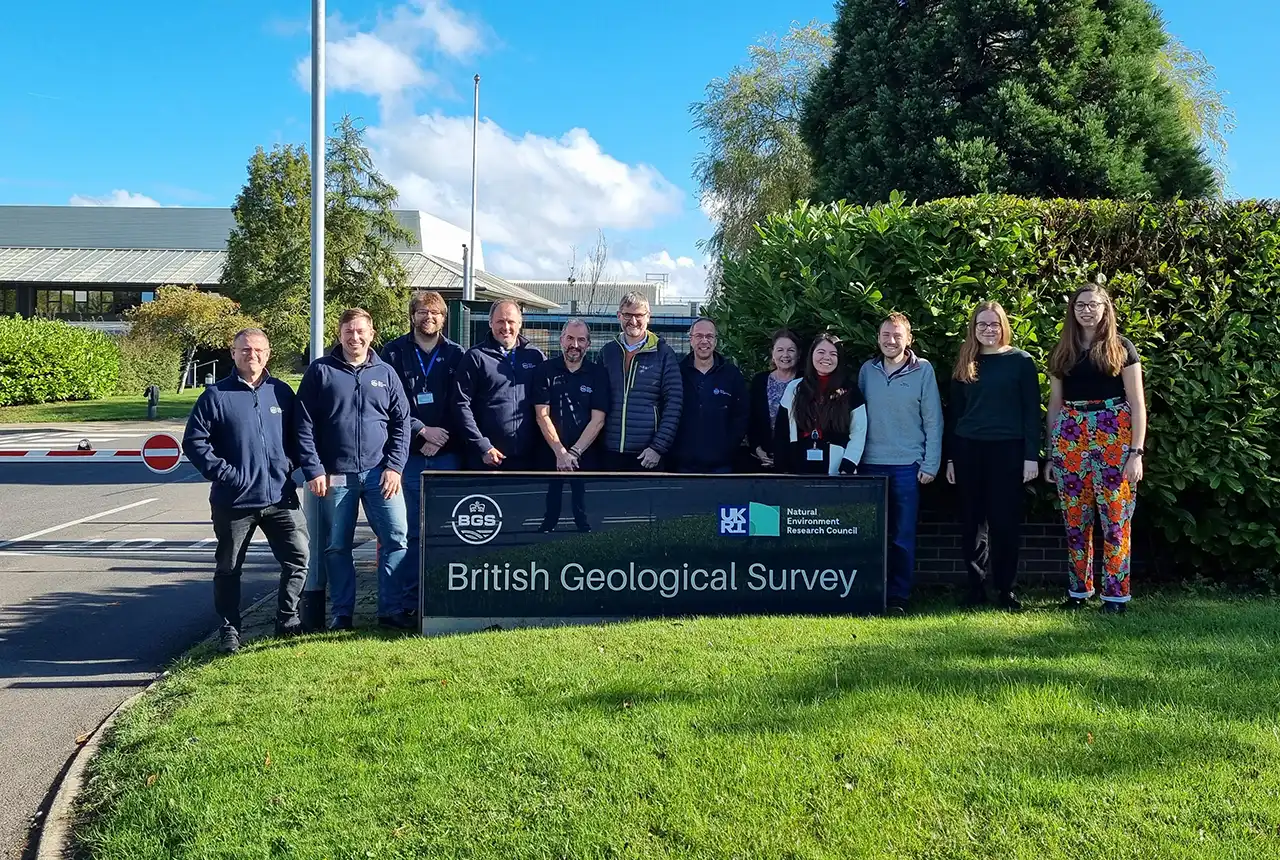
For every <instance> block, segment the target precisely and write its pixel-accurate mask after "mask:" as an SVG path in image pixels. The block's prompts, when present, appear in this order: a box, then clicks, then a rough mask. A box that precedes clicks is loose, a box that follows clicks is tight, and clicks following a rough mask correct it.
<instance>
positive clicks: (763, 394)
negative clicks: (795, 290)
mask: <svg viewBox="0 0 1280 860" xmlns="http://www.w3.org/2000/svg"><path fill="white" fill-rule="evenodd" d="M799 361H800V339H799V338H798V337H796V336H795V334H794V333H793V332H791V331H788V330H787V329H779V330H778V331H776V332H774V333H773V347H772V348H771V349H770V351H769V362H770V364H771V365H772V367H771V368H770V369H769V370H766V371H764V372H763V373H758V374H756V375H755V377H753V378H752V380H751V393H750V394H749V395H748V397H747V403H748V404H749V408H750V410H751V417H750V422H749V423H748V425H747V443H748V444H749V445H750V447H751V455H752V457H754V458H755V465H756V467H757V468H764V469H772V468H773V426H774V424H775V423H776V422H777V420H778V407H779V405H780V404H781V403H782V393H783V392H784V391H786V390H787V385H789V384H790V383H791V382H792V381H793V380H794V379H795V378H796V365H797V364H799Z"/></svg>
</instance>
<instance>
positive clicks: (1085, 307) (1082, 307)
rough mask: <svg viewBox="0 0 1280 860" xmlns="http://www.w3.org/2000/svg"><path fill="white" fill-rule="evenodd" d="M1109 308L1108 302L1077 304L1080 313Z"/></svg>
mask: <svg viewBox="0 0 1280 860" xmlns="http://www.w3.org/2000/svg"><path fill="white" fill-rule="evenodd" d="M1106 306H1107V303H1106V302H1076V310H1078V311H1094V312H1097V311H1100V310H1102V309H1103V308H1105V307H1106Z"/></svg>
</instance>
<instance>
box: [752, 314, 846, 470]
mask: <svg viewBox="0 0 1280 860" xmlns="http://www.w3.org/2000/svg"><path fill="white" fill-rule="evenodd" d="M840 353H841V349H840V338H838V337H836V336H835V335H834V334H831V333H830V332H827V333H824V334H820V335H818V336H817V337H816V338H814V340H813V343H812V344H810V345H809V357H808V359H807V360H806V362H805V368H804V376H802V377H800V378H799V379H796V380H794V381H792V382H790V383H788V384H787V388H786V390H785V391H783V392H782V400H781V401H780V402H779V404H778V420H777V421H776V422H775V424H774V442H773V459H774V468H775V469H776V470H777V471H778V472H780V473H782V474H789V475H838V474H843V475H849V474H856V473H857V471H858V463H859V462H860V461H861V460H862V452H863V448H864V447H865V445H866V442H867V407H866V404H865V403H864V402H863V400H862V392H861V391H859V390H858V386H857V385H856V384H854V383H853V382H851V381H850V380H849V373H848V369H847V365H846V363H845V362H844V360H843V358H842V356H841V354H840Z"/></svg>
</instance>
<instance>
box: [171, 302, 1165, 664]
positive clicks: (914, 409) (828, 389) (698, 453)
mask: <svg viewBox="0 0 1280 860" xmlns="http://www.w3.org/2000/svg"><path fill="white" fill-rule="evenodd" d="M409 316H410V322H411V329H410V331H409V333H407V334H405V335H404V336H402V337H399V338H396V339H394V340H392V341H391V342H390V343H388V344H387V345H386V346H385V347H384V348H383V350H382V353H381V355H379V354H378V353H377V352H376V351H374V350H373V349H372V344H373V343H374V340H375V338H376V332H375V331H374V328H373V320H372V318H371V317H370V315H369V314H368V313H367V312H366V311H364V310H361V309H358V308H355V309H351V310H348V311H346V312H345V313H343V315H342V317H341V319H340V321H339V344H338V345H337V346H336V347H335V348H334V349H333V351H332V352H331V353H330V354H329V355H327V356H324V357H322V358H320V359H318V360H316V361H314V362H312V363H311V365H310V366H309V367H308V369H307V371H306V373H305V374H304V376H303V378H302V382H301V384H300V385H299V387H298V391H297V394H296V395H295V394H294V392H293V391H292V390H291V389H290V388H289V386H288V385H287V384H285V383H284V382H282V381H280V380H278V379H275V378H273V377H271V376H270V374H269V373H268V372H267V370H266V366H267V363H268V361H269V359H270V354H271V351H270V344H269V343H268V341H267V337H266V335H265V334H264V333H263V332H262V331H261V330H258V329H247V330H245V331H242V332H240V333H239V334H238V335H237V336H236V338H235V341H234V344H233V347H232V352H233V358H234V360H235V370H234V371H233V372H232V373H231V374H230V375H229V376H228V377H227V378H226V379H223V380H221V381H220V382H218V383H216V384H214V385H213V386H211V387H209V388H208V389H206V391H205V392H204V393H203V394H202V395H201V397H200V399H199V401H198V402H197V404H196V407H195V409H194V410H193V411H192V414H191V417H190V419H189V421H188V423H187V429H186V433H185V436H184V440H183V450H184V452H185V453H186V455H187V457H188V459H189V460H190V461H191V462H192V463H193V464H194V465H195V466H196V468H197V469H199V471H200V472H201V474H203V475H204V476H205V477H206V478H207V479H209V480H210V481H212V482H213V488H212V490H211V493H210V504H211V508H212V519H213V526H214V533H215V536H216V538H217V550H216V570H215V575H214V602H215V608H216V611H217V612H218V613H219V614H220V615H221V617H222V619H223V627H222V647H223V650H226V651H234V650H235V649H236V648H238V647H239V636H240V615H239V612H240V610H239V607H240V585H239V583H240V569H241V566H242V564H243V561H244V556H245V551H246V549H247V547H248V543H249V540H250V539H251V537H252V535H253V533H254V531H255V530H256V529H259V528H260V529H262V531H263V533H264V534H265V536H266V538H267V541H268V542H269V544H270V546H271V549H272V551H273V552H274V553H275V555H276V558H277V559H278V560H279V562H280V564H281V580H280V589H279V604H278V609H277V621H276V632H277V635H281V636H288V635H292V634H295V633H298V632H300V630H301V627H300V621H299V617H298V606H299V599H300V595H301V592H302V588H303V584H304V581H305V577H306V568H307V544H308V542H307V537H306V534H307V532H306V529H307V523H306V522H305V520H304V518H303V516H302V514H301V512H300V505H299V501H298V495H297V488H296V486H295V485H294V483H293V480H292V478H291V474H292V472H293V471H294V469H295V468H297V469H301V471H302V475H303V478H304V480H305V481H306V483H307V486H308V488H309V489H310V491H311V492H312V493H314V494H315V495H316V496H317V497H319V498H320V499H321V502H322V505H323V510H324V513H325V517H324V520H325V529H326V531H325V534H324V536H323V537H324V540H323V544H324V553H325V562H326V568H327V571H328V576H329V582H330V600H331V616H332V622H331V625H330V627H331V629H349V628H350V627H351V622H352V615H353V614H354V604H355V568H354V563H353V560H352V544H353V536H354V531H355V524H356V517H357V506H358V505H363V507H364V510H365V515H366V518H367V519H368V521H369V525H370V527H371V528H372V529H373V531H374V533H375V535H376V536H377V538H378V562H377V570H378V622H379V624H381V625H384V626H389V627H393V628H398V629H412V628H413V627H415V626H416V620H415V616H416V612H417V602H418V598H417V588H418V581H417V571H418V567H419V565H418V558H417V554H418V529H419V511H418V505H419V503H420V502H419V499H420V495H419V490H420V481H421V475H422V473H423V472H424V471H432V470H458V469H469V470H500V471H547V472H554V473H557V475H558V476H559V477H557V478H556V479H552V480H551V481H549V484H548V491H547V505H546V513H545V515H544V519H543V522H542V524H541V531H543V532H551V531H554V530H556V529H557V528H559V526H560V523H561V518H560V510H561V498H562V495H563V486H564V484H565V483H566V482H567V483H568V484H569V485H570V487H571V505H572V521H573V525H574V527H576V528H577V529H578V530H579V531H584V532H585V531H590V529H591V524H590V522H589V520H588V516H587V511H586V507H585V500H584V490H583V486H582V483H581V482H579V481H575V480H572V479H571V473H573V472H576V471H607V472H643V471H651V472H652V471H669V472H681V473H698V474H722V473H729V472H734V471H742V470H744V469H745V470H752V471H766V472H774V473H778V474H797V475H840V474H863V475H881V476H884V477H885V478H886V481H887V485H888V503H889V507H888V517H887V519H888V528H889V558H888V571H889V578H888V594H887V603H888V607H889V611H890V612H894V613H904V612H905V611H906V609H907V606H908V601H909V600H910V595H911V588H912V580H913V574H914V569H915V544H916V540H915V533H916V520H917V516H918V509H919V498H920V495H919V490H920V486H921V485H924V484H928V483H930V482H932V481H933V480H934V479H935V478H936V477H937V476H938V474H939V473H940V472H941V471H942V469H943V466H944V459H943V457H944V452H945V456H946V459H945V476H946V479H947V481H948V482H949V483H951V484H955V485H956V487H957V489H958V492H959V498H960V510H961V524H962V542H963V547H964V553H965V561H966V566H967V569H968V571H969V585H970V590H969V593H968V598H967V602H968V603H970V604H982V603H987V602H989V600H991V596H990V595H989V594H988V591H987V586H986V584H987V582H988V581H989V580H991V581H994V584H995V592H996V593H995V596H994V599H995V601H996V603H997V604H999V605H1000V606H1003V607H1005V608H1008V609H1018V608H1020V603H1019V601H1018V598H1017V596H1016V593H1015V590H1014V585H1015V580H1016V573H1017V567H1018V548H1019V545H1020V542H1021V536H1020V530H1021V523H1022V516H1023V501H1024V496H1025V494H1024V492H1023V484H1025V483H1027V482H1030V481H1032V480H1035V479H1036V477H1037V476H1038V475H1039V474H1040V473H1041V469H1040V463H1041V461H1042V459H1045V460H1047V462H1046V465H1045V468H1044V476H1045V478H1046V480H1049V481H1051V482H1053V483H1055V484H1056V485H1057V488H1058V493H1059V497H1060V499H1061V502H1062V509H1063V514H1064V519H1065V523H1066V527H1067V535H1068V545H1069V552H1070V559H1069V561H1070V569H1071V583H1070V587H1069V589H1068V598H1067V601H1066V602H1065V603H1064V604H1063V605H1064V607H1068V608H1078V607H1081V606H1084V605H1086V601H1087V600H1088V599H1089V598H1091V597H1092V596H1093V595H1094V582H1093V546H1094V541H1093V524H1094V521H1095V516H1096V517H1097V518H1099V519H1100V521H1101V523H1102V525H1103V529H1102V538H1103V544H1104V547H1105V549H1104V571H1105V574H1104V581H1103V588H1102V592H1103V593H1102V600H1103V608H1104V610H1106V611H1111V612H1118V611H1123V610H1124V607H1125V604H1126V603H1127V601H1128V600H1129V576H1128V574H1129V520H1130V517H1131V515H1132V512H1133V504H1134V490H1135V488H1136V485H1137V483H1138V481H1140V480H1141V479H1142V455H1143V450H1142V445H1143V441H1144V437H1145V433H1146V411H1145V405H1144V397H1143V391H1142V375H1141V365H1140V363H1139V359H1138V356H1137V353H1136V350H1135V349H1134V347H1133V344H1132V343H1131V342H1129V341H1128V340H1127V339H1125V338H1123V337H1121V336H1120V335H1119V334H1118V332H1117V328H1116V314H1115V309H1114V306H1113V305H1112V302H1111V299H1110V297H1109V296H1108V295H1107V293H1106V291H1105V290H1104V289H1103V288H1101V287H1099V286H1093V285H1089V286H1085V287H1082V288H1081V289H1080V290H1078V291H1077V292H1076V293H1075V295H1073V296H1072V298H1071V300H1070V302H1069V307H1068V311H1067V319H1066V323H1065V324H1064V327H1063V333H1062V338H1061V341H1060V343H1059V344H1058V346H1057V348H1056V349H1055V350H1054V351H1053V354H1052V357H1051V360H1050V364H1049V368H1048V370H1049V376H1050V379H1051V394H1050V402H1049V415H1048V456H1047V458H1042V456H1041V453H1042V452H1041V439H1042V434H1041V430H1040V427H1041V425H1040V420H1041V408H1040V400H1041V398H1040V386H1039V380H1038V371H1037V368H1036V366H1035V363H1034V361H1033V360H1032V358H1031V356H1030V355H1028V354H1027V353H1026V352H1024V351H1022V350H1020V349H1017V348H1015V347H1014V346H1013V345H1012V343H1011V340H1012V332H1011V329H1010V326H1009V320H1008V317H1007V316H1006V314H1005V311H1004V309H1003V308H1001V307H1000V305H999V304H997V303H995V302H984V303H982V304H980V305H978V306H977V307H976V308H975V309H974V312H973V315H972V317H971V319H970V322H969V327H968V333H967V336H966V338H965V341H964V343H963V345H962V346H961V348H960V353H959V358H958V360H957V362H956V365H955V368H954V370H953V372H952V375H951V383H950V385H951V387H950V397H949V404H948V406H949V408H948V410H947V414H946V416H945V417H944V414H943V409H942V403H941V397H940V392H939V386H938V382H937V379H936V377H935V374H934V369H933V366H932V365H931V364H930V363H929V361H928V360H927V359H925V358H923V357H922V356H920V355H918V354H917V353H916V351H915V350H914V349H913V342H912V334H911V323H910V321H909V320H908V319H907V318H906V317H905V316H903V315H902V314H892V315H890V316H889V317H888V318H886V319H885V320H884V321H883V323H882V324H881V326H880V329H879V334H878V343H877V346H878V355H876V356H875V357H874V358H872V359H870V360H868V361H866V362H865V363H864V364H862V365H861V366H860V367H859V368H858V370H857V373H856V374H855V373H854V372H853V369H852V365H851V364H850V362H849V358H848V356H847V355H846V351H847V346H846V344H844V343H842V341H841V339H840V338H839V337H838V336H837V335H835V334H833V333H830V332H826V333H822V334H819V335H817V336H816V337H814V338H813V339H812V341H811V342H810V343H809V344H807V346H805V347H804V348H803V350H802V344H801V341H800V339H799V338H798V337H797V336H796V335H795V334H793V333H792V332H790V331H786V330H783V331H779V332H777V333H776V334H775V335H774V336H773V339H772V347H771V353H770V363H771V368H770V370H768V371H765V372H763V373H760V374H758V375H757V376H755V377H754V378H753V379H752V381H751V383H750V384H749V385H748V383H747V381H746V379H745V378H744V377H743V375H742V373H741V371H739V370H738V368H737V367H736V366H735V365H733V364H732V363H730V362H728V361H727V360H726V359H725V358H724V356H723V355H721V353H720V352H719V350H718V349H717V338H718V333H717V330H716V324H715V322H714V321H712V320H710V319H707V318H700V319H698V320H696V321H695V322H694V323H693V325H692V326H691V328H690V331H689V340H690V347H691V349H690V352H689V354H688V355H687V356H685V357H684V358H683V359H679V358H677V357H676V355H675V353H674V352H673V350H672V349H671V347H670V346H669V345H668V344H667V343H666V341H665V340H664V339H663V338H661V337H660V336H658V335H657V334H656V333H654V332H652V331H650V330H649V321H650V309H649V303H648V300H647V299H646V298H645V297H644V296H643V295H642V294H639V293H628V294H627V295H626V296H624V297H623V299H622V301H621V303H620V305H619V309H618V322H619V326H620V331H619V333H618V335H617V336H616V337H614V338H611V339H609V340H608V341H607V342H606V343H605V344H603V346H602V347H601V348H600V350H599V354H598V359H597V360H596V361H592V360H590V359H589V358H588V353H589V352H590V350H591V345H592V332H591V330H590V328H589V327H588V326H587V324H586V323H585V322H583V321H582V320H578V319H571V320H569V321H568V322H566V323H565V324H564V327H563V329H562V331H561V333H560V350H561V352H560V354H559V355H558V356H556V357H554V358H548V357H547V356H546V355H545V354H544V353H543V352H542V350H540V349H538V348H537V347H536V346H533V345H531V344H530V342H529V340H528V339H527V338H526V337H524V336H523V335H522V334H521V328H522V325H523V318H522V315H521V312H520V307H519V305H518V304H517V303H515V302H513V301H505V300H503V301H497V302H495V303H494V304H493V306H492V307H491V309H490V312H489V330H490V334H489V336H488V337H487V338H486V339H485V340H484V341H483V342H481V343H479V344H477V345H475V346H473V347H472V348H471V349H469V350H463V349H462V348H461V347H460V346H459V345H458V344H456V343H454V342H453V341H451V340H449V339H448V338H447V337H446V336H445V334H444V331H445V327H446V323H447V316H448V310H447V306H446V305H445V302H444V300H443V298H442V297H441V296H440V294H439V293H436V292H430V291H425V292H419V293H416V294H415V295H414V296H413V298H412V300H411V303H410V307H409ZM802 352H803V359H802V357H801V355H802ZM1095 512H1096V514H1095ZM312 527H313V528H315V527H317V524H312ZM988 566H989V567H990V573H991V575H990V577H988V576H987V575H986V571H987V568H988Z"/></svg>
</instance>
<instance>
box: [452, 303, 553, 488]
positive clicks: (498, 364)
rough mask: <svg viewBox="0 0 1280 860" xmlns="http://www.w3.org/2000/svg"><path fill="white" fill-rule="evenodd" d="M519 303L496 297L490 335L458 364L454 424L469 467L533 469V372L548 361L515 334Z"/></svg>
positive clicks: (518, 325) (520, 320)
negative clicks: (455, 420)
mask: <svg viewBox="0 0 1280 860" xmlns="http://www.w3.org/2000/svg"><path fill="white" fill-rule="evenodd" d="M523 323H524V318H523V316H522V314H521V313H520V305H519V303H518V302H515V301H513V300H511V299H499V300H498V301H496V302H494V303H493V305H492V307H490V308H489V337H487V338H485V339H484V341H483V342H481V343H479V344H477V345H476V346H473V347H472V348H471V349H469V350H467V353H466V355H464V356H463V357H462V360H461V361H460V362H458V372H457V396H456V399H455V401H454V403H455V407H454V408H455V410H456V413H457V423H458V428H459V430H460V432H461V433H462V437H463V447H464V450H463V458H464V462H465V463H466V466H467V468H469V469H504V470H508V471H524V470H529V469H533V468H534V466H533V455H534V451H535V446H536V444H537V437H538V430H537V427H536V425H535V424H534V418H533V400H532V398H531V396H530V395H531V394H532V383H533V372H534V370H536V369H537V367H538V365H540V364H542V362H544V361H546V360H547V357H546V355H545V354H543V352H542V350H540V349H538V348H537V347H536V346H532V345H530V343H529V340H528V338H526V337H524V336H523V335H522V334H520V329H521V327H522V326H523Z"/></svg>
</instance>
